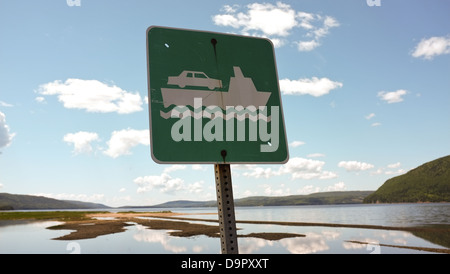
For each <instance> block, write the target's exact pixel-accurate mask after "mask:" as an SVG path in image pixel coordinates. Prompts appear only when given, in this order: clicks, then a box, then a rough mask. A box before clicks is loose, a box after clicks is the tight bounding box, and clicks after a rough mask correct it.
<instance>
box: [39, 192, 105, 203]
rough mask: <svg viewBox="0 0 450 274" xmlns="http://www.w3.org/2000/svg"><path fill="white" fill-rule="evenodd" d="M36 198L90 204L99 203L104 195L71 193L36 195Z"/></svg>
mask: <svg viewBox="0 0 450 274" xmlns="http://www.w3.org/2000/svg"><path fill="white" fill-rule="evenodd" d="M33 195H36V196H44V197H48V198H53V199H58V200H73V201H82V202H91V203H101V202H102V201H103V199H104V198H105V194H91V195H88V194H71V193H57V194H54V193H36V194H33Z"/></svg>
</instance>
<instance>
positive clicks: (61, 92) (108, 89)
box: [38, 79, 142, 114]
mask: <svg viewBox="0 0 450 274" xmlns="http://www.w3.org/2000/svg"><path fill="white" fill-rule="evenodd" d="M38 92H39V93H40V94H42V95H56V96H58V100H59V101H60V102H62V103H63V104H64V107H66V108H70V109H72V108H75V109H85V110H86V111H88V112H103V113H104V112H117V113H120V114H126V113H132V112H136V111H141V110H142V99H141V96H140V95H139V93H131V92H127V91H125V90H123V89H121V88H119V87H117V86H115V85H108V84H105V83H102V82H100V81H97V80H82V79H67V80H66V81H65V82H64V83H63V82H61V81H59V80H57V81H54V82H50V83H47V84H43V85H41V86H40V87H39V91H38Z"/></svg>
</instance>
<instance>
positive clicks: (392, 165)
mask: <svg viewBox="0 0 450 274" xmlns="http://www.w3.org/2000/svg"><path fill="white" fill-rule="evenodd" d="M400 166H401V163H400V162H397V163H395V164H390V165H388V166H387V167H388V168H399V167H400Z"/></svg>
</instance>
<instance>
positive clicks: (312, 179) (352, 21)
mask: <svg viewBox="0 0 450 274" xmlns="http://www.w3.org/2000/svg"><path fill="white" fill-rule="evenodd" d="M367 2H370V1H366V0H351V1H350V0H345V1H344V0H342V1H335V0H333V1H331V0H330V1H312V0H311V1H280V2H276V1H264V2H256V1H229V0H227V1H203V0H201V1H172V0H167V1H123V0H120V1H119V0H116V1H100V0H98V1H93V0H80V1H70V0H69V1H66V0H58V1H55V0H52V1H50V0H47V1H25V0H20V1H5V0H0V37H1V39H0V152H1V154H0V192H8V193H15V194H32V195H44V196H47V197H53V198H58V199H76V200H82V201H90V202H99V203H104V204H107V205H110V206H121V205H151V204H157V203H161V202H165V201H170V200H177V199H189V200H214V199H215V196H214V195H215V189H214V175H213V166H212V165H160V164H156V163H155V162H153V160H152V159H151V157H150V147H149V138H148V136H149V125H148V119H149V118H148V104H147V101H146V100H147V60H146V40H145V39H146V29H147V28H148V27H149V26H152V25H159V26H167V27H175V28H187V29H196V30H205V31H214V32H225V33H235V34H243V35H252V36H263V37H267V38H269V39H271V40H272V41H273V43H274V45H275V46H276V48H275V54H276V61H277V69H278V76H279V80H280V81H279V83H280V89H281V92H282V101H283V111H284V115H285V122H286V132H287V138H288V142H289V144H290V149H289V153H290V160H289V162H288V163H286V164H284V165H232V171H233V185H234V195H235V198H240V197H246V196H251V195H294V194H308V193H312V192H320V191H332V190H376V189H377V188H378V187H379V186H381V185H382V184H383V183H384V182H385V181H386V180H387V179H388V178H391V177H393V176H397V175H399V174H403V173H405V172H407V171H408V170H410V169H412V168H415V167H417V166H418V165H420V164H422V163H424V162H427V161H430V160H433V159H436V158H438V157H442V156H445V155H448V154H450V153H449V152H450V142H449V140H450V108H449V105H450V80H449V75H450V20H449V19H448V12H449V11H450V3H449V2H448V1H445V0H432V1H418V0H408V1H406V0H390V1H387V0H380V1H378V2H379V4H380V5H379V6H370V5H368V3H367ZM375 2H377V1H375ZM77 3H78V4H77Z"/></svg>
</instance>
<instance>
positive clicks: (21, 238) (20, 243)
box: [0, 203, 450, 254]
mask: <svg viewBox="0 0 450 274" xmlns="http://www.w3.org/2000/svg"><path fill="white" fill-rule="evenodd" d="M139 210H141V211H157V210H158V209H154V208H152V209H146V210H143V209H139ZM164 210H167V209H164ZM171 210H172V211H173V212H189V213H216V212H217V209H216V208H193V209H183V208H174V209H171ZM117 211H120V210H117ZM134 211H138V210H134ZM189 217H193V218H201V219H208V218H209V219H217V216H216V215H194V216H189ZM236 219H237V220H253V221H289V222H314V223H339V224H365V225H382V226H402V227H405V226H431V225H446V226H450V204H449V203H446V204H400V205H342V206H291V207H241V208H236ZM201 223H202V222H201ZM55 224H58V222H37V223H28V224H24V223H14V224H12V225H5V224H3V225H1V226H0V253H63V254H64V253H102V254H104V253H158V254H160V253H209V254H211V253H213V254H216V253H220V242H219V239H218V238H209V237H206V236H195V237H188V238H182V237H172V236H169V234H168V233H167V231H166V230H151V229H147V228H145V227H144V226H141V225H133V226H129V227H128V228H127V230H126V231H125V232H122V233H116V234H110V235H104V236H100V237H97V238H95V239H87V240H76V241H57V240H51V239H52V238H56V237H59V236H62V235H66V234H68V233H70V231H63V230H59V231H54V230H48V229H46V227H49V226H52V225H55ZM207 224H212V223H207ZM237 227H238V228H239V229H240V230H239V232H238V233H239V234H249V233H253V232H288V233H297V234H304V235H306V237H296V238H286V239H282V240H278V241H269V240H263V239H258V238H239V239H238V243H239V252H240V253H242V254H244V253H256V254H262V253H302V254H303V253H340V254H342V253H352V254H355V253H362V254H369V253H381V254H385V253H395V254H401V253H407V254H410V253H430V252H428V251H418V250H413V249H408V248H400V247H425V248H440V249H443V248H450V247H449V246H447V247H446V246H445V245H448V243H449V239H445V235H444V236H438V237H437V238H438V239H437V240H436V236H435V235H414V234H412V233H410V232H404V231H393V230H379V229H356V228H339V227H336V228H335V227H320V226H312V227H306V226H303V227H302V226H281V225H261V224H242V223H238V224H237ZM447 228H448V227H447ZM448 234H449V233H447V237H448ZM433 237H434V238H433ZM429 239H432V240H429ZM348 241H359V242H365V243H368V244H358V243H351V242H348ZM385 245H395V246H400V247H389V246H385Z"/></svg>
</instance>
